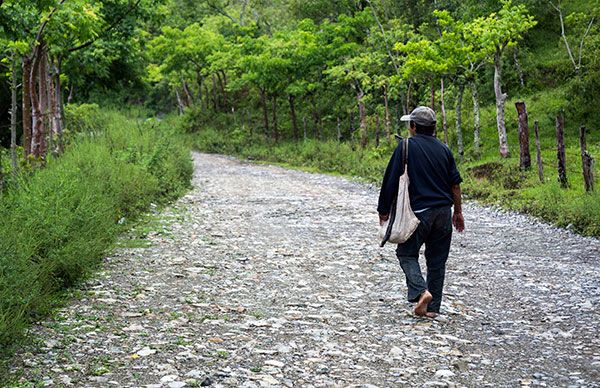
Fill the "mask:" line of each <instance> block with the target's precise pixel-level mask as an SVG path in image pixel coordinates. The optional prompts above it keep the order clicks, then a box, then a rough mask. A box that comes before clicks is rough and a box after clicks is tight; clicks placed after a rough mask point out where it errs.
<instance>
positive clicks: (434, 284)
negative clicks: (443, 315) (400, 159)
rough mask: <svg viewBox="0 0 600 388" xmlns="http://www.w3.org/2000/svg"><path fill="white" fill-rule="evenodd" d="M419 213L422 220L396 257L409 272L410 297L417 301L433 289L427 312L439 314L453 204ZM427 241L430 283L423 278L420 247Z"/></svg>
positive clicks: (399, 246)
mask: <svg viewBox="0 0 600 388" xmlns="http://www.w3.org/2000/svg"><path fill="white" fill-rule="evenodd" d="M416 216H417V218H418V219H419V220H420V221H421V223H420V224H419V226H418V227H417V230H416V231H415V233H414V234H413V235H412V236H411V237H410V238H409V239H408V241H406V242H405V243H403V244H398V248H397V249H396V256H398V260H399V261H400V266H401V267H402V270H403V271H404V274H405V275H406V286H407V288H408V300H409V301H410V302H416V301H418V300H419V297H420V295H421V294H422V293H423V291H425V290H429V292H430V293H431V295H433V299H432V300H431V302H430V303H429V305H428V306H427V311H428V312H434V313H439V312H440V305H441V304H442V290H443V288H444V276H445V274H446V260H447V259H448V253H449V252H450V241H451V239H452V211H451V210H450V207H441V208H432V209H429V210H426V211H424V212H422V213H418V214H416ZM423 244H425V262H426V264H427V282H425V280H424V279H423V275H422V274H421V268H420V267H419V250H420V249H421V246H422V245H423Z"/></svg>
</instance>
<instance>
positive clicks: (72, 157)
mask: <svg viewBox="0 0 600 388" xmlns="http://www.w3.org/2000/svg"><path fill="white" fill-rule="evenodd" d="M598 11H599V9H598V4H597V1H596V0H586V1H566V0H564V1H560V0H502V1H495V0H478V1H476V0H462V1H460V0H434V1H426V0H394V1H392V0H380V1H377V2H374V1H369V0H340V1H334V2H331V1H324V0H310V1H305V0H279V1H274V2H266V1H259V0H202V1H190V0H93V1H83V0H35V1H20V0H4V1H0V53H1V54H0V55H1V56H2V60H1V61H0V63H1V65H2V69H3V72H2V74H0V101H1V102H2V106H3V107H4V109H2V110H0V193H1V194H2V198H1V199H0V216H1V218H2V224H1V225H0V269H1V271H0V295H2V299H1V300H2V304H0V309H1V311H0V341H3V342H4V341H6V340H7V339H9V338H11V336H12V335H13V334H14V333H16V332H19V327H20V325H21V323H23V322H26V321H27V320H29V319H31V317H35V316H37V315H38V314H40V313H41V312H44V311H45V310H46V309H47V307H48V306H49V298H47V297H44V295H47V294H48V291H55V290H59V289H61V288H62V287H64V286H68V285H70V284H73V282H75V281H76V280H77V279H78V278H79V277H80V276H81V275H82V274H84V273H86V272H87V271H88V269H89V268H91V267H93V265H92V264H93V263H94V262H95V261H96V260H97V258H98V257H99V256H100V255H101V253H102V252H103V251H104V250H105V249H106V248H107V247H108V246H110V242H111V241H112V239H113V237H114V233H115V231H118V228H117V227H116V225H117V220H119V219H121V218H122V217H125V218H126V219H129V218H130V217H132V216H135V215H136V214H139V213H140V212H142V211H143V210H144V209H146V207H147V205H148V204H149V203H150V202H152V201H159V200H165V199H169V198H173V197H174V196H176V195H177V193H180V192H181V190H182V189H183V188H184V187H185V185H186V182H187V181H188V180H189V178H190V163H189V160H188V157H187V154H186V152H187V151H186V149H185V147H184V146H183V143H182V142H183V141H185V140H187V141H188V145H192V144H193V145H195V146H196V147H197V148H200V149H203V150H206V151H211V152H224V153H231V154H237V155H241V156H244V157H248V158H252V159H259V160H269V161H275V162H280V163H285V164H288V165H292V166H298V167H303V168H310V169H316V170H319V171H327V172H332V173H342V174H348V175H355V176H360V177H363V178H365V179H368V180H370V181H374V182H377V181H378V180H379V179H380V178H381V175H382V172H383V169H384V167H385V165H386V163H387V160H388V158H389V155H390V154H391V152H392V149H393V147H394V146H395V144H396V140H395V139H394V136H393V134H395V133H399V134H401V135H404V136H406V133H407V132H406V129H405V127H404V126H403V125H402V123H401V122H400V121H399V117H400V116H401V115H402V114H404V113H407V112H409V111H410V110H411V109H412V108H414V107H415V106H417V105H431V106H433V107H434V108H435V110H436V111H437V112H438V117H439V120H438V123H439V124H438V137H439V138H440V139H441V140H443V141H445V142H446V143H447V144H449V146H450V147H451V148H452V149H453V150H454V152H455V154H456V155H457V158H458V159H459V161H460V164H461V166H460V168H461V170H462V172H463V175H464V176H465V178H466V180H465V188H466V194H467V195H468V196H471V197H475V198H479V199H480V200H483V201H487V202H492V203H497V204H500V205H502V206H507V207H511V208H514V209H517V210H522V211H527V212H530V213H533V214H535V215H538V216H541V217H544V218H546V219H548V220H550V221H552V222H555V223H557V224H559V225H563V226H568V225H572V227H573V228H574V229H575V230H577V231H579V232H581V233H584V234H588V235H596V236H598V235H600V201H599V199H600V198H599V194H598V193H597V191H596V192H592V193H586V192H585V191H584V188H583V182H582V173H581V164H582V162H581V156H580V151H579V143H578V131H579V126H580V125H585V126H586V127H587V129H588V150H589V152H590V153H591V154H592V155H595V156H597V155H599V154H600V132H599V128H600V112H599V111H598V110H597V109H596V106H595V105H596V104H595V96H597V95H598V93H599V92H600V90H599V85H600V59H599V58H600V55H599V54H600V52H599V51H600V28H599V21H598ZM519 100H523V101H525V102H526V104H527V109H528V111H529V117H530V127H531V131H530V132H531V133H533V122H534V120H535V121H539V127H540V136H541V149H542V157H543V161H544V179H543V181H542V182H540V180H539V179H538V175H537V171H535V163H534V167H533V168H532V169H528V168H519V166H520V164H521V161H520V160H519V141H518V134H517V114H516V111H515V108H514V106H515V105H514V104H515V102H517V101H519ZM90 103H97V104H99V106H101V107H102V108H98V105H90ZM133 105H137V106H139V105H143V106H144V108H145V109H149V110H151V111H153V112H154V113H155V114H156V115H157V116H158V117H164V115H165V114H167V115H168V114H169V113H170V112H176V113H179V117H177V118H173V117H170V116H167V117H168V119H165V120H162V121H161V120H150V121H144V122H143V124H140V122H139V121H137V119H134V118H126V117H124V116H123V115H122V114H118V113H116V112H115V110H114V107H117V106H118V107H121V106H133ZM107 109H108V110H107ZM110 109H112V110H110ZM561 110H564V115H565V118H566V143H567V172H568V179H569V188H561V187H560V186H559V185H558V182H557V168H556V138H555V129H554V127H555V120H556V117H557V115H559V114H560V111H561ZM175 129H180V130H179V131H175ZM182 132H183V133H182ZM532 136H533V135H532ZM531 144H532V145H533V144H534V141H533V137H532V140H531ZM532 152H534V150H533V147H532ZM534 155H535V154H534ZM533 159H535V157H534V158H533ZM50 299H51V298H50Z"/></svg>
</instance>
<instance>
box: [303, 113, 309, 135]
mask: <svg viewBox="0 0 600 388" xmlns="http://www.w3.org/2000/svg"><path fill="white" fill-rule="evenodd" d="M302 124H303V125H304V140H305V141H306V139H307V138H308V134H307V133H306V116H302Z"/></svg>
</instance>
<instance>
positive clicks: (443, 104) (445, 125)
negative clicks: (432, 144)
mask: <svg viewBox="0 0 600 388" xmlns="http://www.w3.org/2000/svg"><path fill="white" fill-rule="evenodd" d="M440 93H441V96H440V104H441V109H442V126H443V128H444V143H445V144H446V145H448V120H447V116H446V101H445V97H444V79H443V78H442V81H441V82H440Z"/></svg>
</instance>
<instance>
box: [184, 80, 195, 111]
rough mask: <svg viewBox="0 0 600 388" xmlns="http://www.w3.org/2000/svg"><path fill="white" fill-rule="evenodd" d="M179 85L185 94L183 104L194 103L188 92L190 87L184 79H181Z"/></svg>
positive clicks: (190, 104)
mask: <svg viewBox="0 0 600 388" xmlns="http://www.w3.org/2000/svg"><path fill="white" fill-rule="evenodd" d="M181 86H182V87H183V93H184V94H185V105H186V106H187V107H190V106H192V105H194V96H193V95H192V93H191V92H190V87H189V86H188V84H187V82H186V81H185V80H181Z"/></svg>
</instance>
